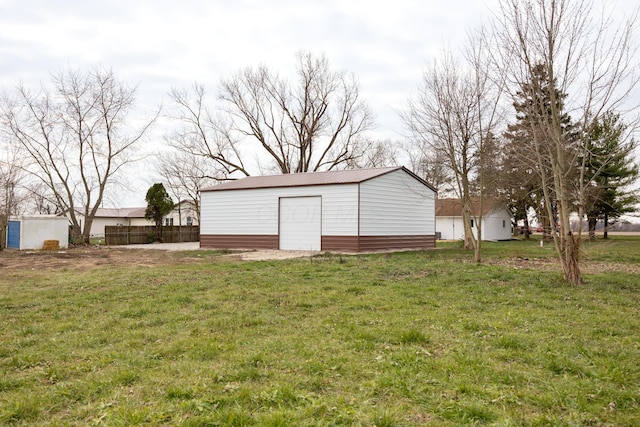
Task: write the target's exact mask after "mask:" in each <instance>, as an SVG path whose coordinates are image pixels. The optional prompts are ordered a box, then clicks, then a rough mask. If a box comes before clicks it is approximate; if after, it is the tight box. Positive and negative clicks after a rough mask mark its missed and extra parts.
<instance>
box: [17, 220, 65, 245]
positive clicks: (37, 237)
mask: <svg viewBox="0 0 640 427" xmlns="http://www.w3.org/2000/svg"><path fill="white" fill-rule="evenodd" d="M45 240H57V241H58V245H59V247H60V248H66V247H68V246H69V221H68V220H67V218H66V217H60V216H53V215H37V216H26V215H22V216H13V217H9V222H8V224H7V242H6V243H7V248H9V249H20V250H24V249H43V247H44V243H45Z"/></svg>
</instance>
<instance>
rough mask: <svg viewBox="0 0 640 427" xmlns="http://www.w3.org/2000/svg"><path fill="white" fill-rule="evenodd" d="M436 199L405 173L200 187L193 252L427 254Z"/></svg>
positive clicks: (299, 175) (284, 177)
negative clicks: (393, 251)
mask: <svg viewBox="0 0 640 427" xmlns="http://www.w3.org/2000/svg"><path fill="white" fill-rule="evenodd" d="M435 199H436V192H435V189H434V188H433V187H431V186H430V185H429V184H427V183H426V182H425V181H424V180H422V179H420V178H419V177H418V176H416V175H415V174H413V173H412V172H410V171H409V170H408V169H406V168H404V167H392V168H379V169H361V170H350V171H335V172H333V171H332V172H317V173H297V174H287V175H274V176H257V177H247V178H243V179H239V180H236V181H229V182H225V183H222V184H219V185H216V186H213V187H210V188H205V189H201V209H200V246H201V247H203V248H265V249H293V250H332V251H351V252H360V251H374V250H382V249H427V248H434V247H435Z"/></svg>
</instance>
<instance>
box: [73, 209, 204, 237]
mask: <svg viewBox="0 0 640 427" xmlns="http://www.w3.org/2000/svg"><path fill="white" fill-rule="evenodd" d="M145 210H146V208H145V207H134V208H98V210H97V211H96V215H95V216H94V217H93V222H92V223H91V233H90V234H91V236H92V237H104V228H105V226H125V227H130V226H150V225H154V222H153V221H149V220H148V219H146V218H145V217H144V212H145ZM76 215H78V218H79V219H80V223H81V226H82V224H83V223H84V215H82V212H81V211H80V210H77V211H76ZM163 224H164V225H168V226H171V225H173V226H177V225H198V218H197V215H196V209H195V207H194V206H193V202H190V201H187V200H183V201H182V202H180V203H177V204H176V206H175V208H174V209H173V210H172V211H171V212H170V213H169V214H168V215H166V216H165V217H164V219H163Z"/></svg>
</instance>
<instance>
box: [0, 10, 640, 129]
mask: <svg viewBox="0 0 640 427" xmlns="http://www.w3.org/2000/svg"><path fill="white" fill-rule="evenodd" d="M629 1H630V2H631V3H630V4H634V3H635V1H631V0H621V2H622V4H625V3H627V2H629ZM496 2H497V1H496V0H449V1H435V0H393V1H388V0H387V1H378V0H373V1H365V0H361V1H356V0H316V1H313V0H277V1H276V0H263V1H260V0H224V1H222V0H182V1H176V0H171V1H168V0H109V1H102V2H95V1H90V0H0V86H1V87H3V88H5V89H7V88H10V87H11V86H14V85H15V84H16V83H17V82H18V81H20V80H22V81H24V82H25V83H26V84H29V85H31V84H38V82H39V81H44V82H48V80H49V73H50V72H53V71H59V70H63V69H68V68H71V69H80V70H88V69H90V68H91V67H93V66H96V65H101V66H104V67H107V68H112V69H113V70H114V72H115V73H116V74H117V75H118V77H119V78H120V79H121V80H124V81H126V82H129V83H132V84H138V85H139V87H138V105H140V106H141V107H143V108H146V109H148V110H151V109H152V108H153V106H154V105H157V104H160V103H162V102H165V103H166V101H167V95H166V94H167V93H168V92H169V91H170V89H171V88H172V87H188V86H190V85H191V84H192V83H194V82H196V81H197V82H199V83H202V84H204V85H205V87H207V88H208V90H209V92H215V90H216V87H217V84H218V82H219V79H220V78H221V77H229V76H231V75H232V74H233V73H234V72H236V71H238V70H240V69H242V68H244V67H247V66H256V65H261V64H265V65H267V66H268V67H270V68H272V69H275V70H278V71H281V72H282V73H283V74H286V73H290V72H292V70H293V69H294V61H295V53H296V52H297V51H299V50H301V49H304V50H307V51H310V52H312V53H314V54H316V53H317V54H322V53H323V54H325V55H326V56H327V58H328V59H329V62H330V64H331V66H332V68H333V69H334V70H346V71H349V72H352V73H354V75H355V76H356V77H357V78H358V79H359V82H360V86H361V91H362V92H361V95H362V98H363V99H364V100H365V101H366V102H368V104H369V105H370V107H371V108H372V110H373V112H374V114H375V115H376V118H377V124H378V129H377V132H378V134H379V135H380V136H383V137H389V138H392V139H400V138H401V134H402V133H403V132H404V129H403V126H402V123H401V121H400V120H399V118H398V114H397V113H398V111H399V110H401V109H403V108H404V107H405V106H406V101H407V99H408V98H409V97H410V96H411V95H412V94H413V93H414V92H415V90H416V87H417V85H418V83H419V81H420V78H421V74H422V70H423V69H424V67H425V65H427V64H428V63H429V61H431V60H432V59H433V58H434V57H436V56H438V55H439V53H440V52H441V51H442V49H443V47H450V48H455V47H459V46H460V45H461V44H463V43H464V41H465V38H466V31H468V30H470V29H473V28H476V27H478V26H479V25H480V24H481V23H482V22H486V21H488V20H489V19H490V18H491V13H492V12H491V9H492V8H494V7H495V4H496Z"/></svg>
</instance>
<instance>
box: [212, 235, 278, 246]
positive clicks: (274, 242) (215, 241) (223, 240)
mask: <svg viewBox="0 0 640 427" xmlns="http://www.w3.org/2000/svg"><path fill="white" fill-rule="evenodd" d="M200 247H201V248H212V249H278V247H279V239H278V235H276V234H274V235H270V234H269V235H264V234H201V235H200Z"/></svg>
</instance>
